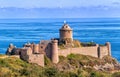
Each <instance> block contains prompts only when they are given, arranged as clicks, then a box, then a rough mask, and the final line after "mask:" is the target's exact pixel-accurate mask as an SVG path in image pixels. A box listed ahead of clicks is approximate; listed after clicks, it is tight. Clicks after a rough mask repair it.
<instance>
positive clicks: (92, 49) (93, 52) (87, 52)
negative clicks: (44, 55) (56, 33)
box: [58, 46, 108, 58]
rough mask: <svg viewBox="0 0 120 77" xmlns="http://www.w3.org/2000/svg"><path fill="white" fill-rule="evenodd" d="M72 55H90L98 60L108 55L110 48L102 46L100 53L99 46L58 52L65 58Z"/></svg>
mask: <svg viewBox="0 0 120 77" xmlns="http://www.w3.org/2000/svg"><path fill="white" fill-rule="evenodd" d="M98 52H99V54H98ZM71 53H73V54H83V55H90V56H93V57H97V58H98V57H99V56H100V58H102V57H103V56H105V55H108V48H107V46H102V47H100V51H99V50H98V46H91V47H79V48H68V49H59V51H58V54H59V56H65V57H66V56H67V55H69V54H71Z"/></svg>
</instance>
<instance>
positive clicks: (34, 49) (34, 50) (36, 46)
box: [33, 44, 39, 53]
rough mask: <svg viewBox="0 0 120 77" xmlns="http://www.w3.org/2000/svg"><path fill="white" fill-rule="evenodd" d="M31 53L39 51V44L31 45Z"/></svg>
mask: <svg viewBox="0 0 120 77" xmlns="http://www.w3.org/2000/svg"><path fill="white" fill-rule="evenodd" d="M33 53H39V44H34V45H33Z"/></svg>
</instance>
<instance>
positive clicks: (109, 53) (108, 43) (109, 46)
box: [105, 42, 111, 56]
mask: <svg viewBox="0 0 120 77" xmlns="http://www.w3.org/2000/svg"><path fill="white" fill-rule="evenodd" d="M105 45H106V46H107V48H108V55H109V56H111V44H110V42H106V44H105Z"/></svg>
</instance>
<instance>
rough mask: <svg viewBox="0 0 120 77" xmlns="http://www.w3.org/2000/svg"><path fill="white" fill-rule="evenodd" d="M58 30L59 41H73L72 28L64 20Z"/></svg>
mask: <svg viewBox="0 0 120 77" xmlns="http://www.w3.org/2000/svg"><path fill="white" fill-rule="evenodd" d="M59 31H60V41H62V40H67V42H68V43H70V42H72V41H73V35H72V29H71V28H70V26H69V25H68V24H67V23H66V22H64V25H63V26H62V28H61V29H60V30H59Z"/></svg>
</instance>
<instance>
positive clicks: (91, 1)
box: [0, 0, 120, 8]
mask: <svg viewBox="0 0 120 77" xmlns="http://www.w3.org/2000/svg"><path fill="white" fill-rule="evenodd" d="M88 6H113V7H120V0H0V7H22V8H23V7H24V8H35V7H49V8H50V7H51V8H52V7H61V8H64V7H88Z"/></svg>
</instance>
